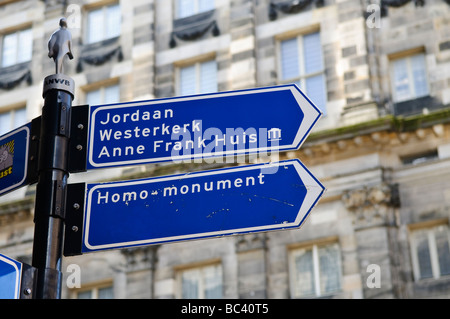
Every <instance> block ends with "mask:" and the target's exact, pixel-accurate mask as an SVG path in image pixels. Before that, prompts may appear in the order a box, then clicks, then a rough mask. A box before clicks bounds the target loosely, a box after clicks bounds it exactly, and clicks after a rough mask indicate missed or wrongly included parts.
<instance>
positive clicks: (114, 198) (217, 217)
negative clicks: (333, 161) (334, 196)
mask: <svg viewBox="0 0 450 319" xmlns="http://www.w3.org/2000/svg"><path fill="white" fill-rule="evenodd" d="M323 192H324V187H323V185H322V184H321V183H320V182H319V181H318V180H317V179H316V178H315V177H314V176H313V175H312V174H311V173H310V172H309V171H308V170H307V169H306V167H305V166H304V165H303V164H302V163H301V162H300V161H299V160H288V161H281V162H279V163H270V164H256V165H247V166H239V167H235V168H225V169H218V170H212V171H205V172H196V173H188V174H183V175H173V176H165V177H157V178H148V179H141V180H134V181H125V182H113V183H101V184H87V185H86V204H85V210H84V225H83V239H82V248H81V252H82V253H83V252H91V251H97V250H103V249H113V248H123V247H130V246H139V245H150V244H159V243H167V242H175V241H181V240H190V239H199V238H209V237H220V236H225V235H232V234H242V233H251V232H260V231H269V230H277V229H287V228H295V227H300V226H301V225H302V223H303V222H304V220H305V219H306V218H307V216H308V215H309V213H310V211H311V209H312V208H313V207H314V205H315V204H316V203H317V201H318V200H319V198H320V197H321V196H322V194H323Z"/></svg>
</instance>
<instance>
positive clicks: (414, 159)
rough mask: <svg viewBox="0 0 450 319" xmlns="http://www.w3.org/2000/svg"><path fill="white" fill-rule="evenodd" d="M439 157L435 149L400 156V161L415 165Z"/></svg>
mask: <svg viewBox="0 0 450 319" xmlns="http://www.w3.org/2000/svg"><path fill="white" fill-rule="evenodd" d="M437 158H439V155H438V151H437V149H434V150H432V151H429V152H426V153H419V154H413V155H409V156H403V157H400V159H401V161H402V163H403V164H404V165H417V164H421V163H425V162H428V161H432V160H435V159H437Z"/></svg>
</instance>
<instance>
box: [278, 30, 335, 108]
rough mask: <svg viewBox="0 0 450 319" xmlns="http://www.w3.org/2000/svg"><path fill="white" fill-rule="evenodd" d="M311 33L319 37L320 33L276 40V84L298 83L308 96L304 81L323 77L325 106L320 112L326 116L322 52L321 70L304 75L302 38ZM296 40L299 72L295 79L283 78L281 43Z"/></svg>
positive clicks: (326, 100)
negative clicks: (319, 76)
mask: <svg viewBox="0 0 450 319" xmlns="http://www.w3.org/2000/svg"><path fill="white" fill-rule="evenodd" d="M313 33H319V36H320V37H321V32H320V30H316V31H313V32H308V33H302V34H298V35H297V36H294V37H281V38H279V39H278V41H277V42H276V46H277V49H276V50H277V52H278V58H277V69H278V72H277V74H278V84H289V83H293V82H296V83H299V87H300V89H301V90H302V91H303V92H305V93H306V95H308V92H306V81H305V79H307V78H311V77H314V76H318V75H323V77H324V85H323V87H324V92H323V97H324V101H325V105H323V109H322V111H323V112H324V114H323V115H327V111H326V110H327V103H328V96H327V86H326V75H325V61H324V57H323V51H321V52H322V69H320V70H318V71H315V72H311V73H306V72H305V56H304V49H303V46H304V44H303V37H305V36H307V35H309V34H313ZM294 38H295V39H296V40H297V46H298V48H297V50H298V59H297V62H298V65H299V70H298V76H296V77H292V78H286V79H284V78H283V67H282V60H281V59H282V52H281V43H282V42H283V41H288V40H292V39H294ZM321 50H322V49H321ZM313 103H315V101H313Z"/></svg>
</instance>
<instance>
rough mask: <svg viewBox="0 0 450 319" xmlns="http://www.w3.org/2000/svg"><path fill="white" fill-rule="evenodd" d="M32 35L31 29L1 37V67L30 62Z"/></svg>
mask: <svg viewBox="0 0 450 319" xmlns="http://www.w3.org/2000/svg"><path fill="white" fill-rule="evenodd" d="M32 51H33V35H32V32H31V29H25V30H19V31H16V32H13V33H9V34H6V35H5V36H3V41H2V67H7V66H11V65H14V64H19V63H22V62H27V61H30V60H31V54H32Z"/></svg>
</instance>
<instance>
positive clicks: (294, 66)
mask: <svg viewBox="0 0 450 319" xmlns="http://www.w3.org/2000/svg"><path fill="white" fill-rule="evenodd" d="M279 52H280V61H279V63H280V64H279V81H280V82H281V83H296V84H297V85H298V86H299V87H300V89H301V90H302V91H303V92H304V93H305V94H306V95H307V96H308V97H309V98H310V99H311V101H312V102H313V103H314V104H315V105H316V106H317V107H318V108H320V109H321V110H322V111H323V112H324V113H325V112H326V101H327V98H326V93H327V92H326V89H325V69H324V63H323V57H322V47H321V44H320V33H319V32H315V33H310V34H306V35H303V36H298V37H295V38H291V39H287V40H283V41H281V42H280V44H279Z"/></svg>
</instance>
